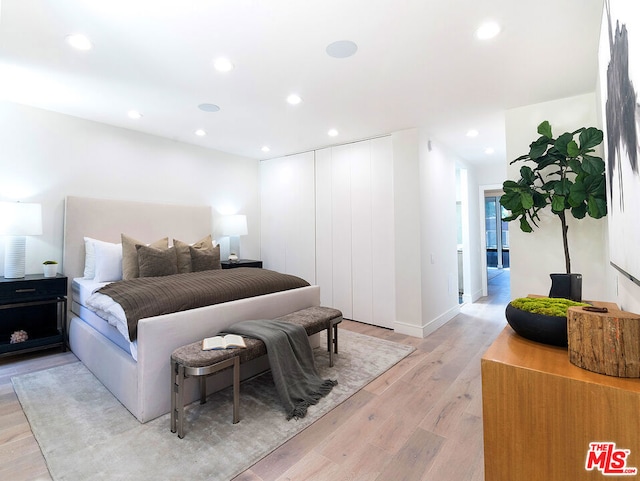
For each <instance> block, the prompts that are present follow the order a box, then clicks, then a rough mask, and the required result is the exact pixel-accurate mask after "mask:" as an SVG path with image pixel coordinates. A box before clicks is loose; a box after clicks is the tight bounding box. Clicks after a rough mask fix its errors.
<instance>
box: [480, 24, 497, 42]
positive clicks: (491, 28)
mask: <svg viewBox="0 0 640 481" xmlns="http://www.w3.org/2000/svg"><path fill="white" fill-rule="evenodd" d="M499 33H500V25H498V24H497V23H496V22H485V23H483V24H482V25H480V26H479V27H478V29H477V30H476V37H477V38H478V39H480V40H489V39H490V38H493V37H495V36H497V35H498V34H499Z"/></svg>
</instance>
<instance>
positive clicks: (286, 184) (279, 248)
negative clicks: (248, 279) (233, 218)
mask: <svg viewBox="0 0 640 481" xmlns="http://www.w3.org/2000/svg"><path fill="white" fill-rule="evenodd" d="M260 185H261V194H260V203H261V208H260V210H261V232H262V238H261V242H260V246H261V258H262V262H263V266H264V267H265V268H266V269H272V270H275V271H279V272H284V273H286V274H293V275H296V276H298V277H302V278H303V279H304V280H306V281H307V282H309V283H310V284H315V283H316V271H315V250H316V248H315V240H316V239H315V178H314V153H313V152H306V153H303V154H298V155H292V156H289V157H282V158H279V159H272V160H265V161H263V162H261V163H260Z"/></svg>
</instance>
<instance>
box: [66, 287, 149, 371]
mask: <svg viewBox="0 0 640 481" xmlns="http://www.w3.org/2000/svg"><path fill="white" fill-rule="evenodd" d="M107 284H108V282H95V281H94V280H92V279H84V278H74V279H73V282H72V284H71V287H72V292H73V303H72V309H71V310H72V312H73V313H74V314H76V315H77V316H78V317H80V318H81V319H82V320H83V321H85V322H86V323H87V324H89V325H90V326H91V327H93V328H94V329H96V330H97V331H98V332H100V333H101V334H103V335H104V336H105V337H107V338H108V339H109V340H110V341H112V342H113V343H114V344H116V345H117V346H118V347H120V348H121V349H123V350H124V351H125V352H128V353H129V354H131V357H133V359H134V360H136V361H137V360H138V343H137V342H136V341H134V342H131V341H130V340H129V329H128V327H127V322H126V316H125V314H124V310H123V309H122V307H121V306H120V304H118V303H116V302H114V301H113V300H112V299H111V298H110V297H108V296H105V295H102V294H97V293H96V291H97V290H98V289H100V288H101V287H103V286H106V285H107ZM89 299H94V300H93V301H89Z"/></svg>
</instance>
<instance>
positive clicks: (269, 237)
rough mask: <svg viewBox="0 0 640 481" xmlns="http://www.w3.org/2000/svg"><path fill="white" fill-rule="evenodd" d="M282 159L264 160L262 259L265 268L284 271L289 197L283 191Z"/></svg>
mask: <svg viewBox="0 0 640 481" xmlns="http://www.w3.org/2000/svg"><path fill="white" fill-rule="evenodd" d="M283 164H284V162H283V160H282V159H273V160H267V161H264V162H261V163H260V235H261V238H260V259H261V260H262V264H263V266H264V268H265V269H271V270H274V271H279V272H282V271H284V269H285V267H286V263H285V250H284V249H283V248H281V247H282V246H283V245H284V242H285V228H286V226H285V221H286V219H285V218H284V216H282V212H283V209H284V208H285V199H284V198H283V197H282V196H281V195H280V189H281V179H280V177H281V175H280V170H281V169H282V168H283Z"/></svg>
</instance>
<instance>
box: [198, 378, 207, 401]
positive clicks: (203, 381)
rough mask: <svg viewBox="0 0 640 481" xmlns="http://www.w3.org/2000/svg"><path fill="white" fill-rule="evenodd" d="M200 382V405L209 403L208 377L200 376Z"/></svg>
mask: <svg viewBox="0 0 640 481" xmlns="http://www.w3.org/2000/svg"><path fill="white" fill-rule="evenodd" d="M198 381H199V382H200V404H204V403H206V402H207V376H198Z"/></svg>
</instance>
